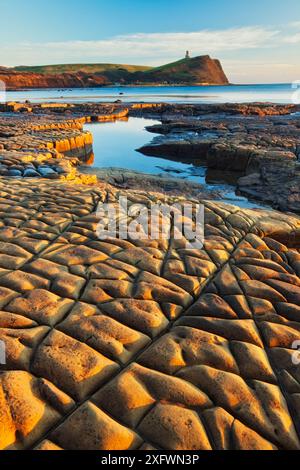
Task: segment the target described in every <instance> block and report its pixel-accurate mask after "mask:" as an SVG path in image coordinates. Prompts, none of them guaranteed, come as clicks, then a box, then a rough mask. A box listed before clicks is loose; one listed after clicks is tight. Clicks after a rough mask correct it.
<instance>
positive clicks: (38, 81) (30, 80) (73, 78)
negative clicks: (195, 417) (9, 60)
mask: <svg viewBox="0 0 300 470" xmlns="http://www.w3.org/2000/svg"><path fill="white" fill-rule="evenodd" d="M0 80H2V81H3V82H4V83H5V85H6V88H7V90H16V89H21V88H86V87H97V86H103V85H108V84H109V80H108V79H107V78H106V77H104V76H103V75H98V74H86V73H83V72H78V73H62V74H42V73H30V72H15V71H12V70H9V69H6V70H5V69H3V68H1V69H0Z"/></svg>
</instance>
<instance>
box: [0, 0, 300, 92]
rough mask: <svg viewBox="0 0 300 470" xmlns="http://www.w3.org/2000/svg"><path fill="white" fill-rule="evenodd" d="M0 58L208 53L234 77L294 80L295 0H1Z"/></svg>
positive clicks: (112, 58)
mask: <svg viewBox="0 0 300 470" xmlns="http://www.w3.org/2000/svg"><path fill="white" fill-rule="evenodd" d="M0 7H1V10H0V11H1V28H0V44H1V47H0V64H1V65H7V66H12V65H20V64H33V65H37V64H48V63H77V62H118V63H135V64H149V65H159V64H162V63H166V62H169V61H173V60H176V59H178V58H180V57H182V56H183V54H184V52H185V50H186V49H187V48H188V49H190V50H191V54H192V55H193V56H195V55H200V54H210V55H211V56H212V57H216V58H219V59H220V60H221V61H222V64H223V66H224V69H225V72H226V73H227V74H228V76H229V78H230V80H231V81H232V82H235V83H255V82H256V83H263V82H287V81H293V80H299V79H300V62H299V52H300V1H299V0H285V1H284V2H282V1H279V0H273V1H271V0H251V2H245V1H244V2H242V1H237V0H180V1H179V0H151V1H150V0H131V1H128V0H122V1H121V0H111V1H109V0H104V1H103V0H87V1H86V2H83V1H82V0H80V1H79V0H72V1H66V0H52V1H51V3H50V2H49V1H48V2H46V1H43V0H31V1H30V0H28V1H26V2H25V1H24V0H0Z"/></svg>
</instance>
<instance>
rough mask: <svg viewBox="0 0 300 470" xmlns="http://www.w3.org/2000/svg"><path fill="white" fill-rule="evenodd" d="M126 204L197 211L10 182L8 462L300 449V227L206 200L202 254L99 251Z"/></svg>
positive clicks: (4, 440) (5, 205)
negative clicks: (108, 215)
mask: <svg viewBox="0 0 300 470" xmlns="http://www.w3.org/2000/svg"><path fill="white" fill-rule="evenodd" d="M42 119H44V118H42ZM40 124H41V126H44V127H45V126H46V125H47V124H46V121H44V122H43V123H40ZM55 129H56V127H55ZM55 129H54V130H55ZM44 130H46V132H48V130H47V129H44ZM55 132H56V130H55ZM72 132H73V128H72ZM52 135H53V134H52V133H50V137H51V136H52ZM30 138H32V136H31V137H30ZM34 138H35V136H34ZM35 142H36V141H35ZM6 151H7V152H12V150H11V149H10V150H9V149H7V150H6ZM17 153H18V154H21V153H22V152H17ZM38 154H39V152H38ZM120 196H127V197H128V199H129V204H134V203H137V202H139V203H143V204H146V205H147V207H148V208H149V207H150V204H151V202H157V201H159V200H163V201H164V202H170V203H173V202H183V201H184V200H185V199H184V198H183V197H178V196H170V197H169V198H166V196H165V195H162V194H160V193H151V192H150V191H142V190H132V189H130V190H125V189H117V188H116V187H113V186H110V185H108V184H106V183H97V184H94V185H75V186H74V185H73V182H66V181H61V180H59V181H53V180H51V179H46V178H41V177H39V178H38V177H36V178H18V179H17V178H10V177H7V176H0V340H1V341H3V342H4V344H5V349H6V364H4V365H0V448H1V449H6V450H8V449H9V450H11V449H18V450H23V449H36V450H61V449H66V450H67V449H90V450H99V449H105V450H113V449H119V450H125V449H141V450H144V449H149V448H152V449H153V448H154V449H172V450H181V449H185V450H202V449H203V450H204V449H205V450H210V449H220V450H221V449H222V450H223V449H251V450H252V449H253V450H255V449H266V450H276V449H297V450H300V400H299V397H300V375H299V371H300V369H299V365H296V363H294V362H293V360H292V359H293V355H294V354H295V350H294V349H293V342H294V341H299V339H300V219H299V218H298V217H296V216H295V217H294V216H291V215H285V214H283V213H280V212H275V211H261V210H242V209H239V208H238V207H235V206H230V205H226V204H222V203H213V202H211V201H206V202H204V204H205V243H204V246H203V248H201V249H200V248H198V249H189V248H186V246H185V243H184V240H175V239H171V240H160V241H159V240H152V241H151V240H144V241H142V240H139V241H138V240H133V239H129V240H120V239H119V238H118V237H116V238H110V239H109V240H100V239H99V238H98V237H97V233H96V229H97V226H98V223H99V221H100V222H101V220H99V218H98V217H97V216H96V213H95V211H96V208H97V205H98V203H99V202H100V201H101V202H107V203H112V204H117V203H118V200H119V197H120ZM1 344H3V343H1Z"/></svg>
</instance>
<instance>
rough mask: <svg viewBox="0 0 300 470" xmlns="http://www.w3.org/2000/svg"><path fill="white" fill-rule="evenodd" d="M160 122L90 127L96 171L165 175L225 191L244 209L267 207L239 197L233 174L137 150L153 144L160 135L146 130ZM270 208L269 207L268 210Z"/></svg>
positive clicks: (130, 120)
mask: <svg viewBox="0 0 300 470" xmlns="http://www.w3.org/2000/svg"><path fill="white" fill-rule="evenodd" d="M153 124H159V121H157V120H152V119H144V118H134V117H130V118H128V119H127V118H126V119H121V120H117V121H113V122H104V123H93V124H86V125H85V130H88V131H90V132H92V134H93V137H94V144H93V147H94V162H93V167H96V168H126V169H127V170H134V171H138V172H141V173H148V174H152V175H158V174H160V175H162V174H163V175H164V176H166V177H167V176H169V177H175V178H180V179H185V180H189V181H193V182H196V183H199V184H203V185H205V187H206V189H207V190H214V191H216V190H217V191H221V192H222V193H223V199H222V200H223V201H224V202H228V203H231V204H235V205H238V206H240V207H247V208H251V207H257V208H266V207H268V206H265V205H263V204H259V203H256V202H252V201H248V199H247V198H245V197H242V196H238V195H236V194H235V181H236V178H237V176H236V175H234V174H233V173H229V172H227V173H226V172H213V171H211V170H207V168H206V167H205V166H204V165H203V166H197V165H195V164H193V163H182V162H179V161H174V160H168V159H167V157H166V159H164V158H158V157H154V156H153V157H151V156H146V155H143V154H141V153H140V152H138V151H137V150H136V149H138V148H140V147H142V146H143V145H145V144H147V143H149V142H150V141H151V140H152V139H153V138H154V137H155V135H156V134H153V133H150V132H148V131H147V130H146V129H145V127H146V126H151V125H153ZM268 208H269V207H268Z"/></svg>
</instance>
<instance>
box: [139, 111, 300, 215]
mask: <svg viewBox="0 0 300 470" xmlns="http://www.w3.org/2000/svg"><path fill="white" fill-rule="evenodd" d="M176 109H177V112H178V113H179V110H180V107H179V106H178V107H177V108H176ZM297 110H298V108H297V107H296V106H276V105H273V106H270V105H265V106H263V105H257V106H255V105H249V106H247V105H241V106H238V105H232V106H230V105H223V106H221V105H218V106H211V107H210V108H209V107H208V106H207V107H204V108H203V109H202V108H201V106H200V107H199V106H198V107H197V111H196V110H195V109H194V108H193V114H192V115H188V114H187V112H188V111H187V108H186V107H183V108H182V109H181V114H180V119H177V117H176V113H175V115H173V116H171V115H169V116H166V115H163V116H165V117H163V120H162V124H161V125H155V126H150V127H149V128H148V130H149V131H150V132H155V133H160V134H162V135H161V136H158V137H155V138H154V139H153V141H152V142H151V143H150V144H149V145H146V146H144V147H142V148H141V149H139V151H140V152H142V153H143V154H145V155H154V156H159V157H165V158H170V159H172V160H179V161H183V162H190V163H191V162H192V163H194V164H196V165H197V164H202V165H203V164H205V165H206V166H207V168H208V169H214V170H218V171H231V172H239V173H243V174H244V175H250V176H249V178H243V179H242V180H241V181H240V182H239V184H238V189H239V190H240V191H241V192H242V193H243V194H245V195H249V196H251V197H255V198H257V199H259V200H262V201H268V203H272V204H273V205H274V207H279V208H280V209H281V210H285V211H288V210H291V211H294V212H299V202H298V201H299V199H300V186H299V170H298V161H299V157H300V146H299V138H300V115H299V113H297V112H296V111H297ZM196 113H198V114H196ZM254 174H255V175H257V174H259V177H257V176H254ZM252 183H253V184H252ZM273 192H275V194H277V196H275V198H272V197H270V196H271V195H272V193H273ZM280 194H281V199H282V200H281V201H280V203H279V201H278V199H279V198H280Z"/></svg>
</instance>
